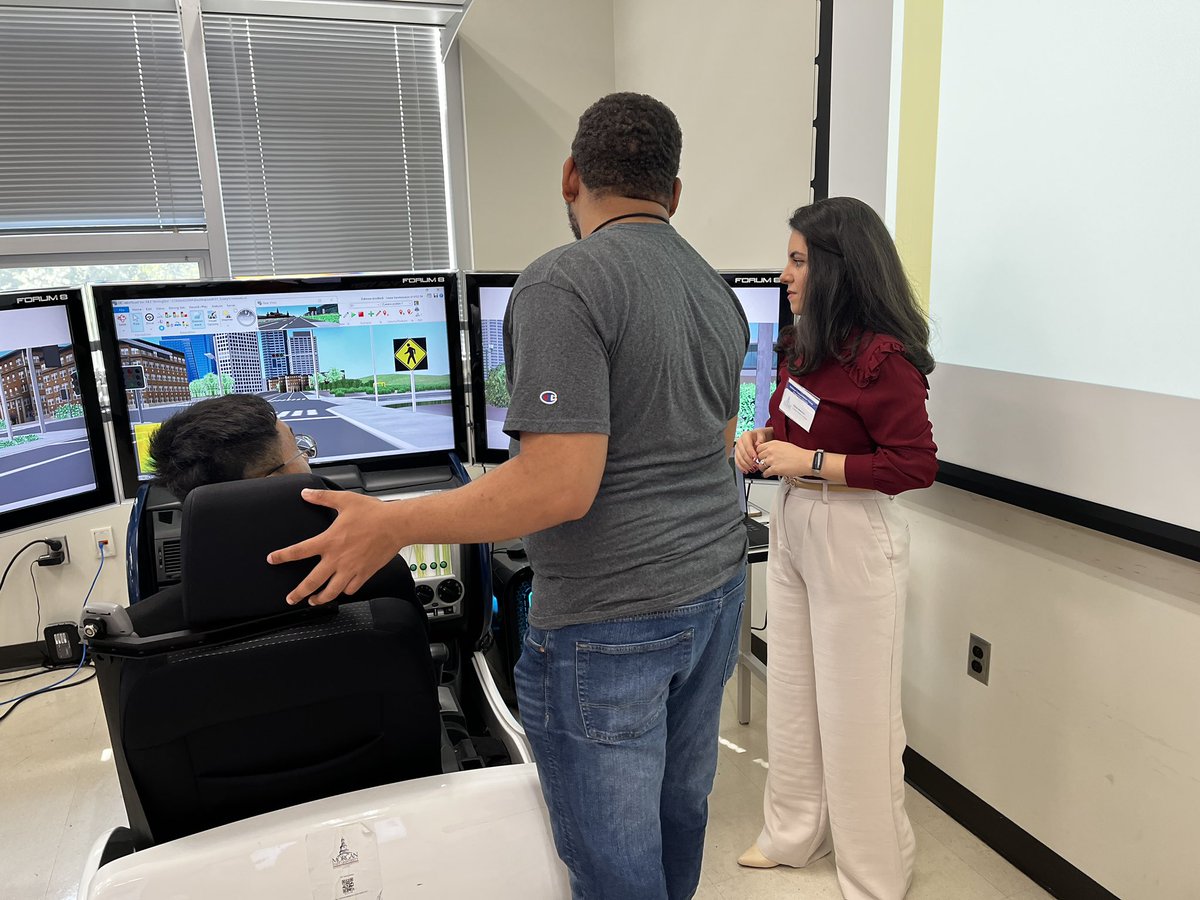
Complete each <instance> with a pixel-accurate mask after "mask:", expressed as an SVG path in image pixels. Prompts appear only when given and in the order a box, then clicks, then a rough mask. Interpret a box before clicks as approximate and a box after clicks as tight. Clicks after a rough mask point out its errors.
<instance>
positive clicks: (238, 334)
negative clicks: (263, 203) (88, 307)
mask: <svg viewBox="0 0 1200 900" xmlns="http://www.w3.org/2000/svg"><path fill="white" fill-rule="evenodd" d="M92 295H93V297H94V298H95V301H96V314H97V318H98V321H99V324H100V335H101V350H102V352H103V354H104V361H105V368H106V369H107V370H108V372H109V377H110V383H111V384H113V385H120V384H122V382H123V383H124V387H125V390H124V391H122V390H120V389H119V388H114V389H113V390H111V392H110V393H111V394H112V415H113V426H114V430H115V431H116V433H117V434H118V441H117V447H116V450H117V459H118V462H119V464H120V469H121V481H122V486H123V489H124V491H125V495H126V496H127V497H128V496H131V495H132V494H133V493H135V492H136V490H137V485H138V482H139V481H144V480H147V479H149V478H151V477H153V473H154V461H153V460H152V459H151V458H150V454H149V441H150V438H151V436H152V435H153V434H154V432H155V431H156V430H157V428H158V427H159V425H161V423H162V422H163V421H165V420H166V419H167V418H168V417H169V416H170V415H172V414H173V413H175V412H178V411H179V410H181V409H184V408H185V407H187V406H189V405H190V404H192V403H194V402H196V401H197V400H200V399H203V398H206V397H215V396H219V395H221V394H226V393H239V394H257V395H259V396H261V397H264V398H266V399H267V400H268V401H269V402H270V403H271V405H272V406H274V407H275V409H276V411H277V412H278V414H279V417H280V418H281V419H283V420H284V421H286V422H287V423H288V425H290V426H291V428H292V430H293V431H294V432H296V433H297V434H307V435H310V436H311V437H313V438H314V439H315V440H316V443H317V456H316V457H315V459H314V460H313V464H314V465H317V466H319V465H320V464H322V463H355V464H357V465H358V466H359V467H360V468H363V469H371V470H378V469H388V468H410V467H413V466H418V465H429V464H433V463H438V462H444V461H445V459H446V452H447V451H456V452H458V453H459V454H460V455H465V453H466V443H467V441H466V403H465V395H464V393H463V390H464V388H463V384H462V374H461V369H460V360H461V358H462V357H461V347H460V345H459V321H458V288H457V277H456V274H455V273H453V272H431V273H403V274H387V275H341V276H329V277H313V278H294V279H288V278H272V279H264V280H253V281H198V282H163V283H140V284H120V285H97V286H95V287H93V288H92ZM122 438H123V439H122Z"/></svg>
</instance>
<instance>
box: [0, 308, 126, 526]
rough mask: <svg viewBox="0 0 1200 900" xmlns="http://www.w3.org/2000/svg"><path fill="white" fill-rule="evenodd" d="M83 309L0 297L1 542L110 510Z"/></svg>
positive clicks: (105, 456) (111, 495) (109, 482)
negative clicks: (10, 534)
mask: <svg viewBox="0 0 1200 900" xmlns="http://www.w3.org/2000/svg"><path fill="white" fill-rule="evenodd" d="M83 304H84V300H83V291H82V289H80V288H59V289H55V290H46V291H18V292H15V293H4V294H0V533H2V532H6V531H11V530H13V529H15V528H20V527H22V526H25V525H30V524H33V523H35V522H42V521H45V520H47V519H54V518H58V517H60V516H65V515H70V514H72V513H77V512H81V511H83V510H85V509H94V508H95V507H97V506H103V505H104V504H106V503H112V502H113V499H114V492H113V483H112V470H111V468H110V466H109V461H108V450H107V447H106V445H105V442H104V430H103V428H104V426H103V424H102V421H101V416H100V396H99V391H98V389H97V385H96V373H95V371H94V370H93V368H92V358H91V351H90V349H89V346H88V336H87V323H86V318H85V316H84V306H83Z"/></svg>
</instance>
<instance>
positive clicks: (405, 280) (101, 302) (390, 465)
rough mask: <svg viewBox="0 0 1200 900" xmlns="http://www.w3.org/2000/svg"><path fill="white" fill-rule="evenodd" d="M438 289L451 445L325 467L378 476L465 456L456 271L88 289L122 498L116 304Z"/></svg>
mask: <svg viewBox="0 0 1200 900" xmlns="http://www.w3.org/2000/svg"><path fill="white" fill-rule="evenodd" d="M416 286H437V287H443V288H445V291H446V339H447V342H448V353H449V355H450V393H451V398H450V403H451V407H452V409H453V414H452V418H453V420H454V446H453V447H451V448H448V449H446V450H429V451H422V452H420V453H407V454H405V453H400V454H396V455H387V456H364V457H362V458H360V459H342V460H331V461H330V462H329V463H328V465H330V466H346V465H353V466H357V467H358V468H359V469H360V470H361V471H363V472H378V471H386V470H389V469H411V468H417V467H421V466H432V465H439V464H444V463H445V461H446V455H447V454H448V453H451V452H453V453H457V454H458V456H459V457H460V458H465V457H466V455H467V415H466V403H465V397H466V393H465V385H464V384H463V376H462V367H461V363H460V362H459V361H460V360H461V359H462V346H461V338H460V333H459V332H460V330H461V322H460V314H459V308H458V273H457V272H454V271H446V270H443V271H433V272H380V273H369V274H356V275H320V276H305V277H294V278H288V277H282V278H280V277H272V278H253V279H244V280H200V281H197V280H189V281H155V282H129V283H122V284H103V285H99V284H98V285H93V286H92V289H91V291H92V299H93V302H94V303H95V307H96V319H97V322H98V326H99V331H100V351H101V354H102V355H103V358H104V368H105V372H106V373H107V375H108V377H109V401H110V404H111V409H112V423H113V431H114V437H115V440H114V444H115V446H114V451H115V454H116V458H117V465H118V469H119V476H120V478H119V480H120V485H121V490H122V493H123V496H124V497H125V498H126V499H129V498H131V497H134V496H136V495H137V491H138V487H139V485H140V484H142V483H143V482H142V481H141V480H140V479H139V478H138V469H137V454H136V451H135V449H134V445H133V441H132V440H130V439H129V438H128V435H129V434H130V433H131V431H132V427H133V426H132V419H131V416H130V413H129V402H128V399H127V397H126V392H125V388H124V383H123V380H122V378H121V357H120V348H119V346H118V343H117V330H116V321H115V320H114V318H113V304H114V302H115V301H121V302H123V301H127V300H164V299H171V298H175V297H211V296H216V295H220V294H231V293H239V294H270V293H280V292H295V293H297V294H302V293H306V292H313V291H329V290H375V289H385V288H396V287H416ZM321 465H322V463H320V462H317V463H316V464H315V465H314V466H313V471H315V472H318V473H319V472H320V469H321Z"/></svg>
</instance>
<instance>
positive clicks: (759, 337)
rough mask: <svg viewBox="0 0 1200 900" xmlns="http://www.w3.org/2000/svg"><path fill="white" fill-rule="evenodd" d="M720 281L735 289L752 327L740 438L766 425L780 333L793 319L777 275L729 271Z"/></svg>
mask: <svg viewBox="0 0 1200 900" xmlns="http://www.w3.org/2000/svg"><path fill="white" fill-rule="evenodd" d="M721 277H722V278H724V279H725V282H726V283H727V284H728V285H729V286H730V287H731V288H733V292H734V293H735V294H736V295H737V298H738V301H739V302H740V303H741V304H742V311H743V312H745V314H746V321H747V322H749V323H750V350H749V352H748V353H747V354H746V360H745V362H744V363H743V364H742V375H741V379H740V381H741V385H740V391H741V398H740V399H741V405H740V408H739V413H738V424H737V433H738V434H739V435H740V434H741V433H742V432H744V431H749V430H750V429H752V428H761V427H763V426H764V425H766V424H767V407H768V405H769V404H770V402H771V394H773V393H774V392H775V381H776V376H777V375H778V373H779V361H778V359H777V358H776V354H775V343H776V341H778V340H779V329H780V328H781V327H782V326H784V325H790V324H791V323H792V319H793V316H792V310H791V307H789V306H788V300H787V288H786V287H785V286H784V285H782V284H780V282H779V273H778V272H735V271H726V272H722V273H721Z"/></svg>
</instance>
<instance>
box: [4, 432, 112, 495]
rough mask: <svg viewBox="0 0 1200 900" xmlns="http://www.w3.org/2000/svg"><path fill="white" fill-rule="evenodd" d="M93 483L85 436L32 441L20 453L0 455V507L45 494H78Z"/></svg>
mask: <svg viewBox="0 0 1200 900" xmlns="http://www.w3.org/2000/svg"><path fill="white" fill-rule="evenodd" d="M76 427H78V425H76ZM14 430H16V429H14ZM95 486H96V475H95V473H94V472H93V471H92V460H91V456H90V455H89V453H88V442H87V439H86V438H80V439H79V440H74V441H62V442H61V443H56V444H44V445H41V446H39V445H37V444H33V445H30V446H29V449H28V450H22V451H21V452H20V453H11V454H8V455H6V456H0V509H10V508H19V507H21V506H27V505H28V504H29V503H31V502H36V501H37V500H38V499H39V498H41V497H44V496H46V495H47V494H59V493H64V492H66V493H78V492H80V491H84V490H90V489H91V488H94V487H95Z"/></svg>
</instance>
